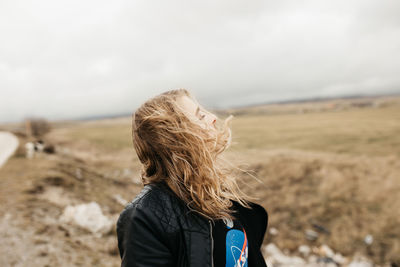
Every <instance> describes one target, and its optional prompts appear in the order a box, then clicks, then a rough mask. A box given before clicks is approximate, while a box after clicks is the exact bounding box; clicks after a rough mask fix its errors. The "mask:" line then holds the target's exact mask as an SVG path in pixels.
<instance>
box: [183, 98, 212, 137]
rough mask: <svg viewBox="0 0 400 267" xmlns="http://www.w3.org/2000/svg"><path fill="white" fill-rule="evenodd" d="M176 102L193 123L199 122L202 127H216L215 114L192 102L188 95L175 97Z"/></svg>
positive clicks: (210, 128)
mask: <svg viewBox="0 0 400 267" xmlns="http://www.w3.org/2000/svg"><path fill="white" fill-rule="evenodd" d="M177 103H178V105H179V106H180V107H181V108H182V109H183V110H184V111H185V113H186V115H187V116H188V118H189V119H190V120H192V121H193V122H194V123H197V124H199V125H200V126H201V127H202V128H204V129H209V130H215V129H216V125H215V124H216V122H217V116H215V115H214V114H213V113H211V112H209V111H207V110H206V109H204V108H203V107H202V106H200V105H199V104H197V103H196V102H194V101H193V100H192V99H191V98H190V97H188V96H182V97H180V98H178V99H177Z"/></svg>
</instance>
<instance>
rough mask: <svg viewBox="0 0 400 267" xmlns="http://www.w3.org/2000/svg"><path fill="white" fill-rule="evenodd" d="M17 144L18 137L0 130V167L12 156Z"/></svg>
mask: <svg viewBox="0 0 400 267" xmlns="http://www.w3.org/2000/svg"><path fill="white" fill-rule="evenodd" d="M18 144H19V141H18V138H17V137H16V136H15V135H13V134H12V133H9V132H0V168H1V166H3V164H4V163H6V162H7V160H8V158H9V157H11V156H12V154H13V153H14V152H15V150H16V149H17V147H18Z"/></svg>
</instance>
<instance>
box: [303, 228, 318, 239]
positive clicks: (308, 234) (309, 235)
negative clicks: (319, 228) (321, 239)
mask: <svg viewBox="0 0 400 267" xmlns="http://www.w3.org/2000/svg"><path fill="white" fill-rule="evenodd" d="M305 235H306V238H307V239H308V240H310V241H314V240H317V238H318V233H317V232H315V231H313V230H311V229H307V230H306V232H305Z"/></svg>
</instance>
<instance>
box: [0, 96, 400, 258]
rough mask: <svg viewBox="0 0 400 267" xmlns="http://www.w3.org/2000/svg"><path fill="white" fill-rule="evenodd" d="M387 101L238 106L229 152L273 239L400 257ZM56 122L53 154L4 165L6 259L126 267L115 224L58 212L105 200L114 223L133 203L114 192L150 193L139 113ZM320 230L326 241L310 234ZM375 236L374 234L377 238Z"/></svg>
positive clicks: (397, 178)
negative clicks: (134, 127) (139, 145)
mask: <svg viewBox="0 0 400 267" xmlns="http://www.w3.org/2000/svg"><path fill="white" fill-rule="evenodd" d="M389 100H390V101H386V102H382V99H372V100H370V102H371V101H372V102H373V104H372V105H355V106H351V105H350V104H348V103H351V101H350V100H346V101H344V100H343V101H342V102H343V103H346V105H345V107H346V108H340V107H341V106H340V105H339V106H338V103H339V104H340V103H342V102H341V101H338V100H335V101H334V102H327V103H320V102H318V103H315V105H313V104H312V103H298V104H295V105H294V104H290V108H288V107H289V106H288V105H273V106H271V108H270V109H269V108H268V106H267V107H256V108H248V109H242V110H240V112H237V113H236V114H237V115H236V116H235V118H234V120H233V122H232V130H233V141H234V143H233V145H232V147H231V148H230V149H229V150H228V151H227V152H226V157H227V158H228V159H229V160H230V161H231V162H232V163H233V165H234V166H239V168H240V169H242V170H243V169H245V170H248V172H247V173H246V172H243V171H239V170H238V169H234V173H235V174H236V175H237V176H238V179H240V183H241V185H242V186H243V190H245V191H246V192H248V193H249V194H251V195H253V196H256V197H257V198H258V202H259V203H261V204H262V205H263V206H264V207H265V208H266V210H267V211H268V213H269V228H272V227H274V228H276V229H277V230H278V234H276V235H271V234H269V233H267V235H266V238H265V243H269V242H274V243H275V244H277V245H278V247H280V248H282V249H286V250H287V252H288V253H291V254H296V253H298V252H297V248H298V246H299V245H302V244H307V245H309V246H311V247H318V246H319V245H321V244H327V245H328V246H330V247H331V248H332V249H334V250H335V251H338V252H340V253H342V254H343V255H344V256H347V257H352V256H353V255H355V254H357V253H359V254H362V255H365V256H367V257H369V258H370V259H372V260H373V261H374V262H375V263H377V264H389V263H396V264H398V265H399V264H400V134H399V133H400V98H390V99H389ZM374 101H375V102H374ZM376 102H379V105H378V104H374V103H376ZM382 103H383V104H382ZM385 103H386V104H385ZM279 107H280V109H279ZM315 107H318V108H315ZM338 107H339V108H338ZM299 111H301V112H299ZM229 112H232V111H229ZM233 113H234V114H235V112H234V111H233ZM53 127H54V129H53V130H52V131H51V132H50V133H49V134H48V135H47V136H46V137H45V140H46V141H47V142H50V143H52V144H55V145H56V148H57V150H56V153H55V154H53V155H45V154H43V155H39V157H35V158H33V159H26V158H25V157H24V156H23V155H22V150H20V151H19V152H18V153H17V154H16V155H15V156H14V157H13V158H11V159H10V160H9V162H8V163H7V164H6V165H5V166H4V167H3V168H1V169H0V185H1V187H0V200H1V201H2V203H3V204H2V206H1V209H0V215H1V216H2V218H3V219H2V222H0V226H1V227H0V236H1V238H2V240H4V242H2V243H3V245H0V255H3V256H0V265H1V266H7V264H9V265H10V266H26V265H24V264H23V263H24V262H23V260H25V264H26V263H28V262H29V263H30V264H29V265H30V266H46V265H47V266H53V265H58V266H119V262H120V260H119V255H118V251H117V248H116V240H115V231H114V232H111V233H109V234H108V235H105V236H103V237H102V238H101V241H99V239H98V238H97V237H93V236H92V235H90V234H89V233H86V232H85V231H83V230H81V229H79V228H75V227H74V226H71V225H63V224H61V225H60V223H59V222H58V217H59V216H60V214H61V213H62V211H63V208H64V207H65V206H67V205H71V204H79V203H86V202H89V201H96V202H98V203H99V204H100V205H101V206H102V209H103V212H104V213H105V214H106V215H107V216H110V217H112V218H114V219H115V218H116V216H118V214H119V212H120V211H121V210H122V208H123V206H122V205H121V204H119V203H118V202H117V201H115V196H116V195H120V196H121V197H122V198H124V199H126V200H131V199H133V198H134V196H135V195H136V194H137V193H138V192H139V191H140V189H141V185H140V184H139V182H138V181H139V179H138V178H139V172H140V171H139V170H140V165H139V163H138V160H137V158H136V156H135V154H134V151H133V149H132V147H131V133H130V131H131V129H130V118H119V119H109V120H99V121H88V122H76V123H69V124H61V123H55V124H54V125H53ZM5 128H6V127H5ZM24 141H26V139H24V138H22V137H21V142H22V144H23V142H24ZM77 170H79V173H80V175H77V172H78V171H77ZM251 176H255V177H257V178H258V179H259V180H261V182H258V181H256V180H255V179H254V178H253V177H251ZM6 214H7V215H6ZM7 218H12V219H7ZM5 229H7V230H5ZM20 229H25V230H24V231H21V230H20ZM310 229H311V230H314V231H317V232H318V233H319V237H318V239H317V240H315V241H309V240H307V239H306V237H305V234H304V233H305V231H307V230H310ZM13 231H14V232H13ZM366 235H372V236H373V238H374V241H373V243H372V244H371V245H366V244H365V243H364V238H365V236H366ZM21 240H24V242H23V243H24V244H23V245H18V244H19V241H21ZM26 251H29V253H26ZM6 254H7V255H9V256H7V257H5V256H4V255H6ZM21 255H25V256H24V259H22V258H21ZM21 262H22V263H21ZM12 263H14V265H13V264H12ZM18 263H21V264H20V265H18Z"/></svg>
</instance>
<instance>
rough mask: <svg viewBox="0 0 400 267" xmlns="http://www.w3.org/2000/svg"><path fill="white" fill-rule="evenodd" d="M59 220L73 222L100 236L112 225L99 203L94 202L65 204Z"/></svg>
mask: <svg viewBox="0 0 400 267" xmlns="http://www.w3.org/2000/svg"><path fill="white" fill-rule="evenodd" d="M60 221H61V222H66V223H74V224H76V225H78V226H80V227H82V228H84V229H87V230H88V231H90V232H92V233H93V234H98V235H100V236H101V235H102V234H105V233H107V232H109V231H110V230H111V229H112V227H113V222H112V221H111V220H110V219H109V218H107V217H106V216H104V215H103V213H102V212H101V208H100V206H99V204H97V203H96V202H90V203H88V204H80V205H76V206H67V207H66V208H65V209H64V212H63V214H62V215H61V217H60Z"/></svg>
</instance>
